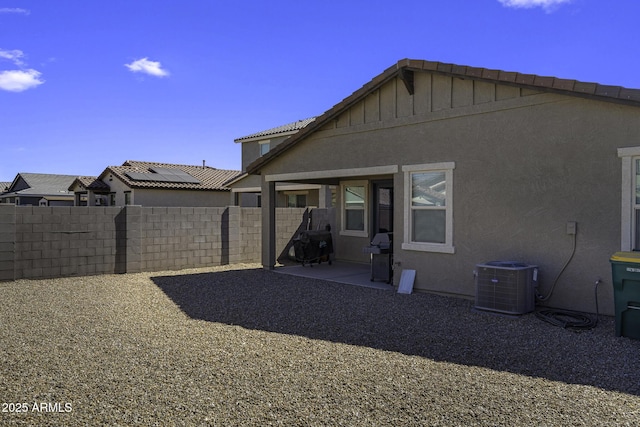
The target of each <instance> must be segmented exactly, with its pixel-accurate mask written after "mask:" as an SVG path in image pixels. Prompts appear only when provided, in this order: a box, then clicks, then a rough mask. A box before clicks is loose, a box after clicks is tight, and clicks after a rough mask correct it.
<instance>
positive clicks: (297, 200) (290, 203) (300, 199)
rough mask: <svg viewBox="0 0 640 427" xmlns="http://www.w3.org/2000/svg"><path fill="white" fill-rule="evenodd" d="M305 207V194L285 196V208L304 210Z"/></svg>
mask: <svg viewBox="0 0 640 427" xmlns="http://www.w3.org/2000/svg"><path fill="white" fill-rule="evenodd" d="M306 206H307V194H306V193H294V194H287V207H290V208H304V207H306Z"/></svg>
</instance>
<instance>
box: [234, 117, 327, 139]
mask: <svg viewBox="0 0 640 427" xmlns="http://www.w3.org/2000/svg"><path fill="white" fill-rule="evenodd" d="M315 119H316V118H315V117H310V118H308V119H304V120H298V121H296V122H293V123H288V124H286V125H282V126H277V127H274V128H271V129H267V130H263V131H261V132H256V133H252V134H251V135H247V136H243V137H240V138H237V139H234V142H247V141H250V140H255V139H262V138H264V137H268V136H282V135H284V134H288V133H291V134H293V133H295V132H297V131H299V130H300V129H303V128H305V127H307V126H308V125H309V124H310V123H313V121H314V120H315Z"/></svg>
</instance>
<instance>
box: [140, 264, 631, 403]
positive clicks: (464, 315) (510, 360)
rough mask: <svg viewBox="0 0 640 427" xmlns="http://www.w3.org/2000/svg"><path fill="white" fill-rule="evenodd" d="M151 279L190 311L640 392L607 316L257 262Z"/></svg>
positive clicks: (625, 345)
mask: <svg viewBox="0 0 640 427" xmlns="http://www.w3.org/2000/svg"><path fill="white" fill-rule="evenodd" d="M314 268H315V267H314ZM153 281H154V283H155V284H156V285H157V286H158V287H159V288H160V289H161V290H162V291H163V292H164V293H165V294H166V295H167V296H168V297H169V298H171V300H173V301H174V303H175V304H177V305H178V306H179V307H180V308H181V309H182V311H183V312H184V313H186V314H187V315H188V316H189V317H191V318H193V319H198V320H205V321H210V322H218V323H223V324H227V325H238V326H241V327H244V328H247V329H253V330H261V331H268V332H274V333H279V334H287V335H295V336H302V337H307V338H311V339H318V340H326V341H332V342H336V343H343V344H349V345H357V346H366V347H370V348H374V349H379V350H384V351H393V352H400V353H403V354H406V355H412V356H420V357H426V358H429V359H432V360H436V361H443V362H451V363H456V364H463V365H469V366H479V367H485V368H489V369H494V370H500V371H507V372H511V373H514V374H520V375H527V376H531V377H539V378H546V379H549V380H553V381H561V382H565V383H572V384H585V385H591V386H595V387H599V388H603V389H608V390H614V391H620V392H624V393H630V394H635V395H640V369H638V361H639V357H640V356H639V350H640V341H633V340H630V339H627V338H617V337H615V336H614V327H613V319H612V318H611V317H601V319H600V323H599V325H598V326H597V328H595V329H593V330H589V331H585V332H581V333H576V332H572V331H569V330H565V329H561V328H558V327H554V326H551V325H549V324H547V323H544V322H542V321H540V320H538V319H537V318H536V317H535V315H533V314H529V315H524V316H520V317H517V318H511V317H505V316H498V315H494V314H490V313H481V312H475V311H474V310H473V304H472V302H471V301H468V300H465V299H460V298H450V297H442V296H437V295H431V294H412V295H400V294H396V293H394V292H393V291H392V290H381V289H371V288H365V287H359V286H351V285H345V284H341V283H335V282H328V281H324V280H319V279H313V278H303V277H296V276H291V275H286V274H278V273H275V272H271V271H264V270H261V269H251V270H234V271H223V272H215V273H204V274H191V275H176V276H161V277H154V278H153Z"/></svg>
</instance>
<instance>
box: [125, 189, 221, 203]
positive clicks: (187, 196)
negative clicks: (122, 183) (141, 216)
mask: <svg viewBox="0 0 640 427" xmlns="http://www.w3.org/2000/svg"><path fill="white" fill-rule="evenodd" d="M133 203H134V204H136V205H141V206H166V207H181V206H184V207H187V206H190V207H214V206H228V205H229V204H230V195H229V191H187V190H155V189H141V188H136V189H134V190H133Z"/></svg>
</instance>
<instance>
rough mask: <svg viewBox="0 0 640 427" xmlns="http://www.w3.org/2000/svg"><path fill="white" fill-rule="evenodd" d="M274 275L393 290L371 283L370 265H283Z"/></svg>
mask: <svg viewBox="0 0 640 427" xmlns="http://www.w3.org/2000/svg"><path fill="white" fill-rule="evenodd" d="M275 271H276V273H282V274H290V275H292V276H298V277H308V278H312V279H321V280H327V281H329V282H336V283H344V284H347V285H356V286H364V287H367V288H374V289H382V290H389V291H392V290H393V285H389V284H387V283H386V282H383V281H379V280H376V281H371V266H370V264H359V263H354V262H347V261H335V260H334V261H332V262H331V265H329V264H328V263H326V262H323V263H322V264H312V265H309V264H306V265H304V266H302V264H291V265H283V266H280V267H277V268H276V269H275Z"/></svg>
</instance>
